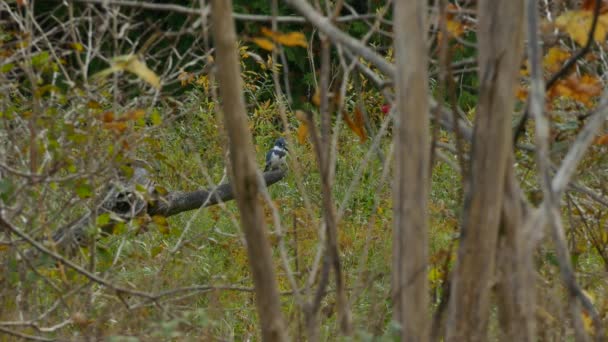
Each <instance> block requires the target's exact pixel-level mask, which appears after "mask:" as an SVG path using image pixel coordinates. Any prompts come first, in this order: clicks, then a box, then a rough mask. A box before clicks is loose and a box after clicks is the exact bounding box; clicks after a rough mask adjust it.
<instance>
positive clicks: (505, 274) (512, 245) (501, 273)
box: [496, 157, 536, 341]
mask: <svg viewBox="0 0 608 342" xmlns="http://www.w3.org/2000/svg"><path fill="white" fill-rule="evenodd" d="M512 161H513V158H512V157H511V158H510V159H509V162H510V163H511V162H512ZM511 164H512V163H511ZM504 184H505V185H504V187H505V195H504V198H503V205H502V217H501V222H500V231H501V233H500V234H499V235H500V236H499V238H498V245H497V249H498V251H497V280H498V284H497V286H496V290H497V291H496V292H497V299H498V306H499V315H500V326H501V330H502V334H503V336H502V340H504V341H536V281H535V277H536V271H535V269H534V260H533V257H534V245H533V244H531V243H530V242H529V241H526V237H525V234H524V225H525V222H526V220H527V218H528V205H527V202H526V200H525V198H523V193H522V191H521V189H520V188H519V184H518V181H517V179H516V178H515V168H514V167H513V166H512V165H507V175H506V177H505V182H504Z"/></svg>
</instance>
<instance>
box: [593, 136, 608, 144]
mask: <svg viewBox="0 0 608 342" xmlns="http://www.w3.org/2000/svg"><path fill="white" fill-rule="evenodd" d="M594 144H596V145H608V134H605V135H602V136H600V137H597V138H596V139H595V141H594Z"/></svg>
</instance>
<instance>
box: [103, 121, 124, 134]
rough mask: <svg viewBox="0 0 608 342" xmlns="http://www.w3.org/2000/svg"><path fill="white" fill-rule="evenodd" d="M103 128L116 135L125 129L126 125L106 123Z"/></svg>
mask: <svg viewBox="0 0 608 342" xmlns="http://www.w3.org/2000/svg"><path fill="white" fill-rule="evenodd" d="M103 127H104V128H105V129H109V130H112V131H114V132H116V133H122V132H124V131H125V130H126V129H127V123H126V122H124V121H114V122H106V123H104V124H103Z"/></svg>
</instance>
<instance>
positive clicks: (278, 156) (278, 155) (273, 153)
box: [264, 138, 289, 172]
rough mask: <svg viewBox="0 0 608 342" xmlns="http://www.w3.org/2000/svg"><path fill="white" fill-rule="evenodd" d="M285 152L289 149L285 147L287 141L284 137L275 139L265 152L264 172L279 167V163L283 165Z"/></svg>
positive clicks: (285, 156) (285, 157)
mask: <svg viewBox="0 0 608 342" xmlns="http://www.w3.org/2000/svg"><path fill="white" fill-rule="evenodd" d="M287 152H289V149H287V142H286V141H285V139H283V138H279V139H277V141H275V143H274V146H272V148H271V149H270V151H268V153H266V167H265V168H264V172H266V171H270V170H276V169H278V168H280V167H281V165H285V163H286V159H287Z"/></svg>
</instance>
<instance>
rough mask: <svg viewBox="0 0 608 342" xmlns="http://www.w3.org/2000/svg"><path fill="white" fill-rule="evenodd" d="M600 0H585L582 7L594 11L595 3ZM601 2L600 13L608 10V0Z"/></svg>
mask: <svg viewBox="0 0 608 342" xmlns="http://www.w3.org/2000/svg"><path fill="white" fill-rule="evenodd" d="M597 1H598V0H584V1H583V3H582V5H581V9H582V10H585V11H593V10H594V9H595V4H596V3H597ZM601 1H602V3H601V4H600V13H606V12H607V11H608V1H606V0H601Z"/></svg>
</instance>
